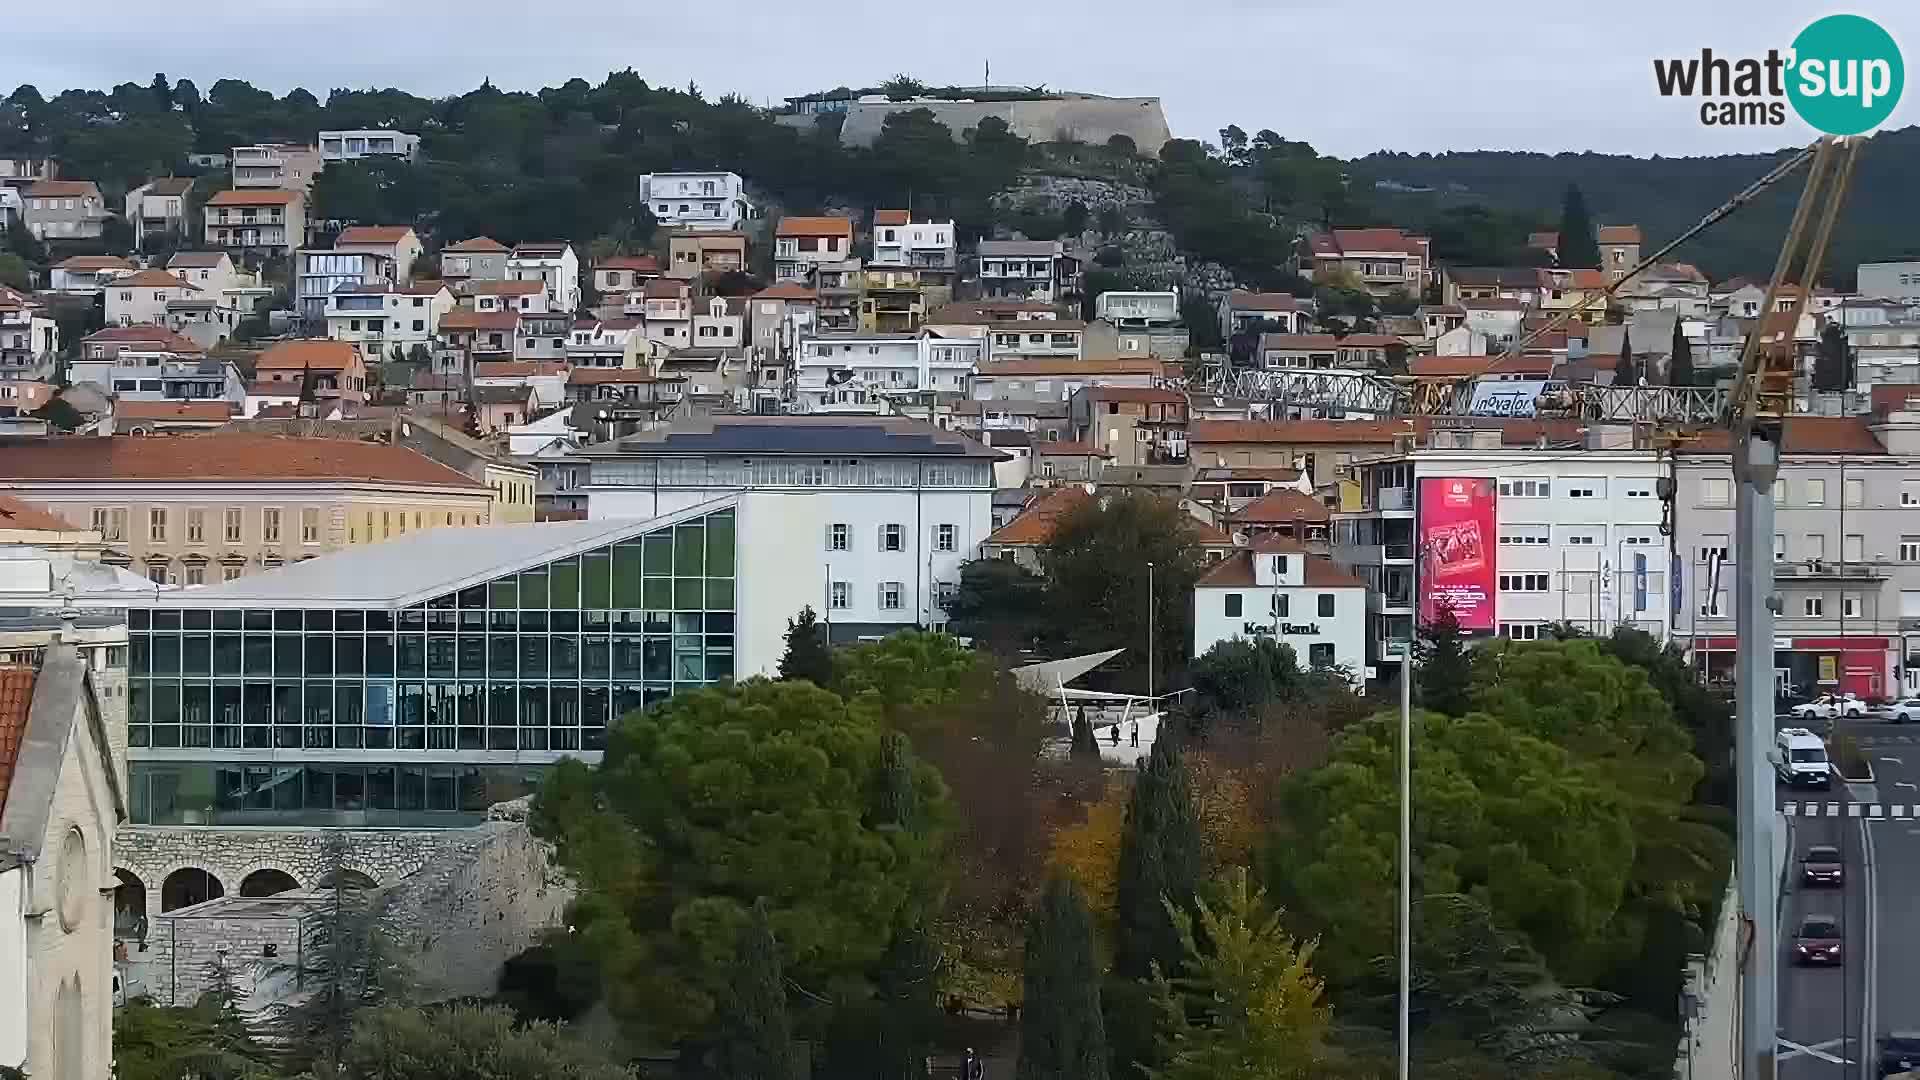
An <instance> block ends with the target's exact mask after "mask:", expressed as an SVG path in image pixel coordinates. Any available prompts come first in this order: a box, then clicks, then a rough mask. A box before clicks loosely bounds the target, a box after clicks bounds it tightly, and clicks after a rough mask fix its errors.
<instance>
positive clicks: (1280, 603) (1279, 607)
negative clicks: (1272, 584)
mask: <svg viewBox="0 0 1920 1080" xmlns="http://www.w3.org/2000/svg"><path fill="white" fill-rule="evenodd" d="M1289 599H1290V598H1289V597H1288V596H1287V594H1286V593H1283V592H1277V593H1274V594H1273V597H1272V599H1270V600H1268V601H1267V612H1268V614H1270V615H1272V616H1273V617H1274V618H1276V619H1284V618H1286V617H1287V608H1288V607H1289V606H1290V604H1289Z"/></svg>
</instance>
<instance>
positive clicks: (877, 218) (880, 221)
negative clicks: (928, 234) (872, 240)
mask: <svg viewBox="0 0 1920 1080" xmlns="http://www.w3.org/2000/svg"><path fill="white" fill-rule="evenodd" d="M873 223H874V225H875V226H880V225H911V224H913V215H912V214H909V213H908V212H907V211H905V210H875V211H874V212H873Z"/></svg>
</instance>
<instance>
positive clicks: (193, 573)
mask: <svg viewBox="0 0 1920 1080" xmlns="http://www.w3.org/2000/svg"><path fill="white" fill-rule="evenodd" d="M206 583H207V568H206V567H204V566H189V567H187V584H189V585H205V584H206Z"/></svg>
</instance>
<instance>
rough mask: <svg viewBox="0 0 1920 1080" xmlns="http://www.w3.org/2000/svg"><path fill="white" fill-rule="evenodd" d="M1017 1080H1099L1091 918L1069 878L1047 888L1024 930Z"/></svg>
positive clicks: (1101, 1031)
mask: <svg viewBox="0 0 1920 1080" xmlns="http://www.w3.org/2000/svg"><path fill="white" fill-rule="evenodd" d="M1024 988H1025V994H1024V1001H1025V1002H1026V1004H1025V1005H1024V1006H1023V1008H1022V1010H1021V1013H1020V1066H1019V1070H1018V1076H1019V1077H1020V1080H1107V1033H1106V1024H1105V1022H1104V1021H1103V1020H1102V1018H1101V1015H1100V968H1099V964H1098V962H1097V961H1096V960H1095V959H1094V951H1093V918H1092V916H1090V915H1088V914H1087V905H1086V903H1085V902H1084V901H1082V900H1081V898H1080V890H1079V889H1078V888H1076V887H1075V886H1074V884H1073V881H1072V879H1071V878H1067V877H1059V876H1056V877H1054V878H1053V879H1052V880H1050V881H1049V882H1047V887H1046V891H1045V892H1043V893H1042V894H1041V896H1040V906H1039V908H1038V909H1037V910H1036V911H1035V912H1034V914H1033V919H1032V921H1031V922H1029V923H1028V926H1027V957H1026V976H1025V983H1024Z"/></svg>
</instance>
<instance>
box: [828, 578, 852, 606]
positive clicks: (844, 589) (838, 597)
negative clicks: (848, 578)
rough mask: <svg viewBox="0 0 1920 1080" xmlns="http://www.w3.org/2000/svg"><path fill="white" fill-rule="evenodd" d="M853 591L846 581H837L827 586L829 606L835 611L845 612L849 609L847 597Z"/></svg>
mask: <svg viewBox="0 0 1920 1080" xmlns="http://www.w3.org/2000/svg"><path fill="white" fill-rule="evenodd" d="M852 591H853V590H852V589H851V588H849V587H848V585H847V583H846V582H844V581H836V582H834V583H833V584H831V585H829V586H827V606H828V607H830V608H832V609H833V610H835V611H845V610H846V609H847V597H848V596H849V595H850V594H851V593H852Z"/></svg>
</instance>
